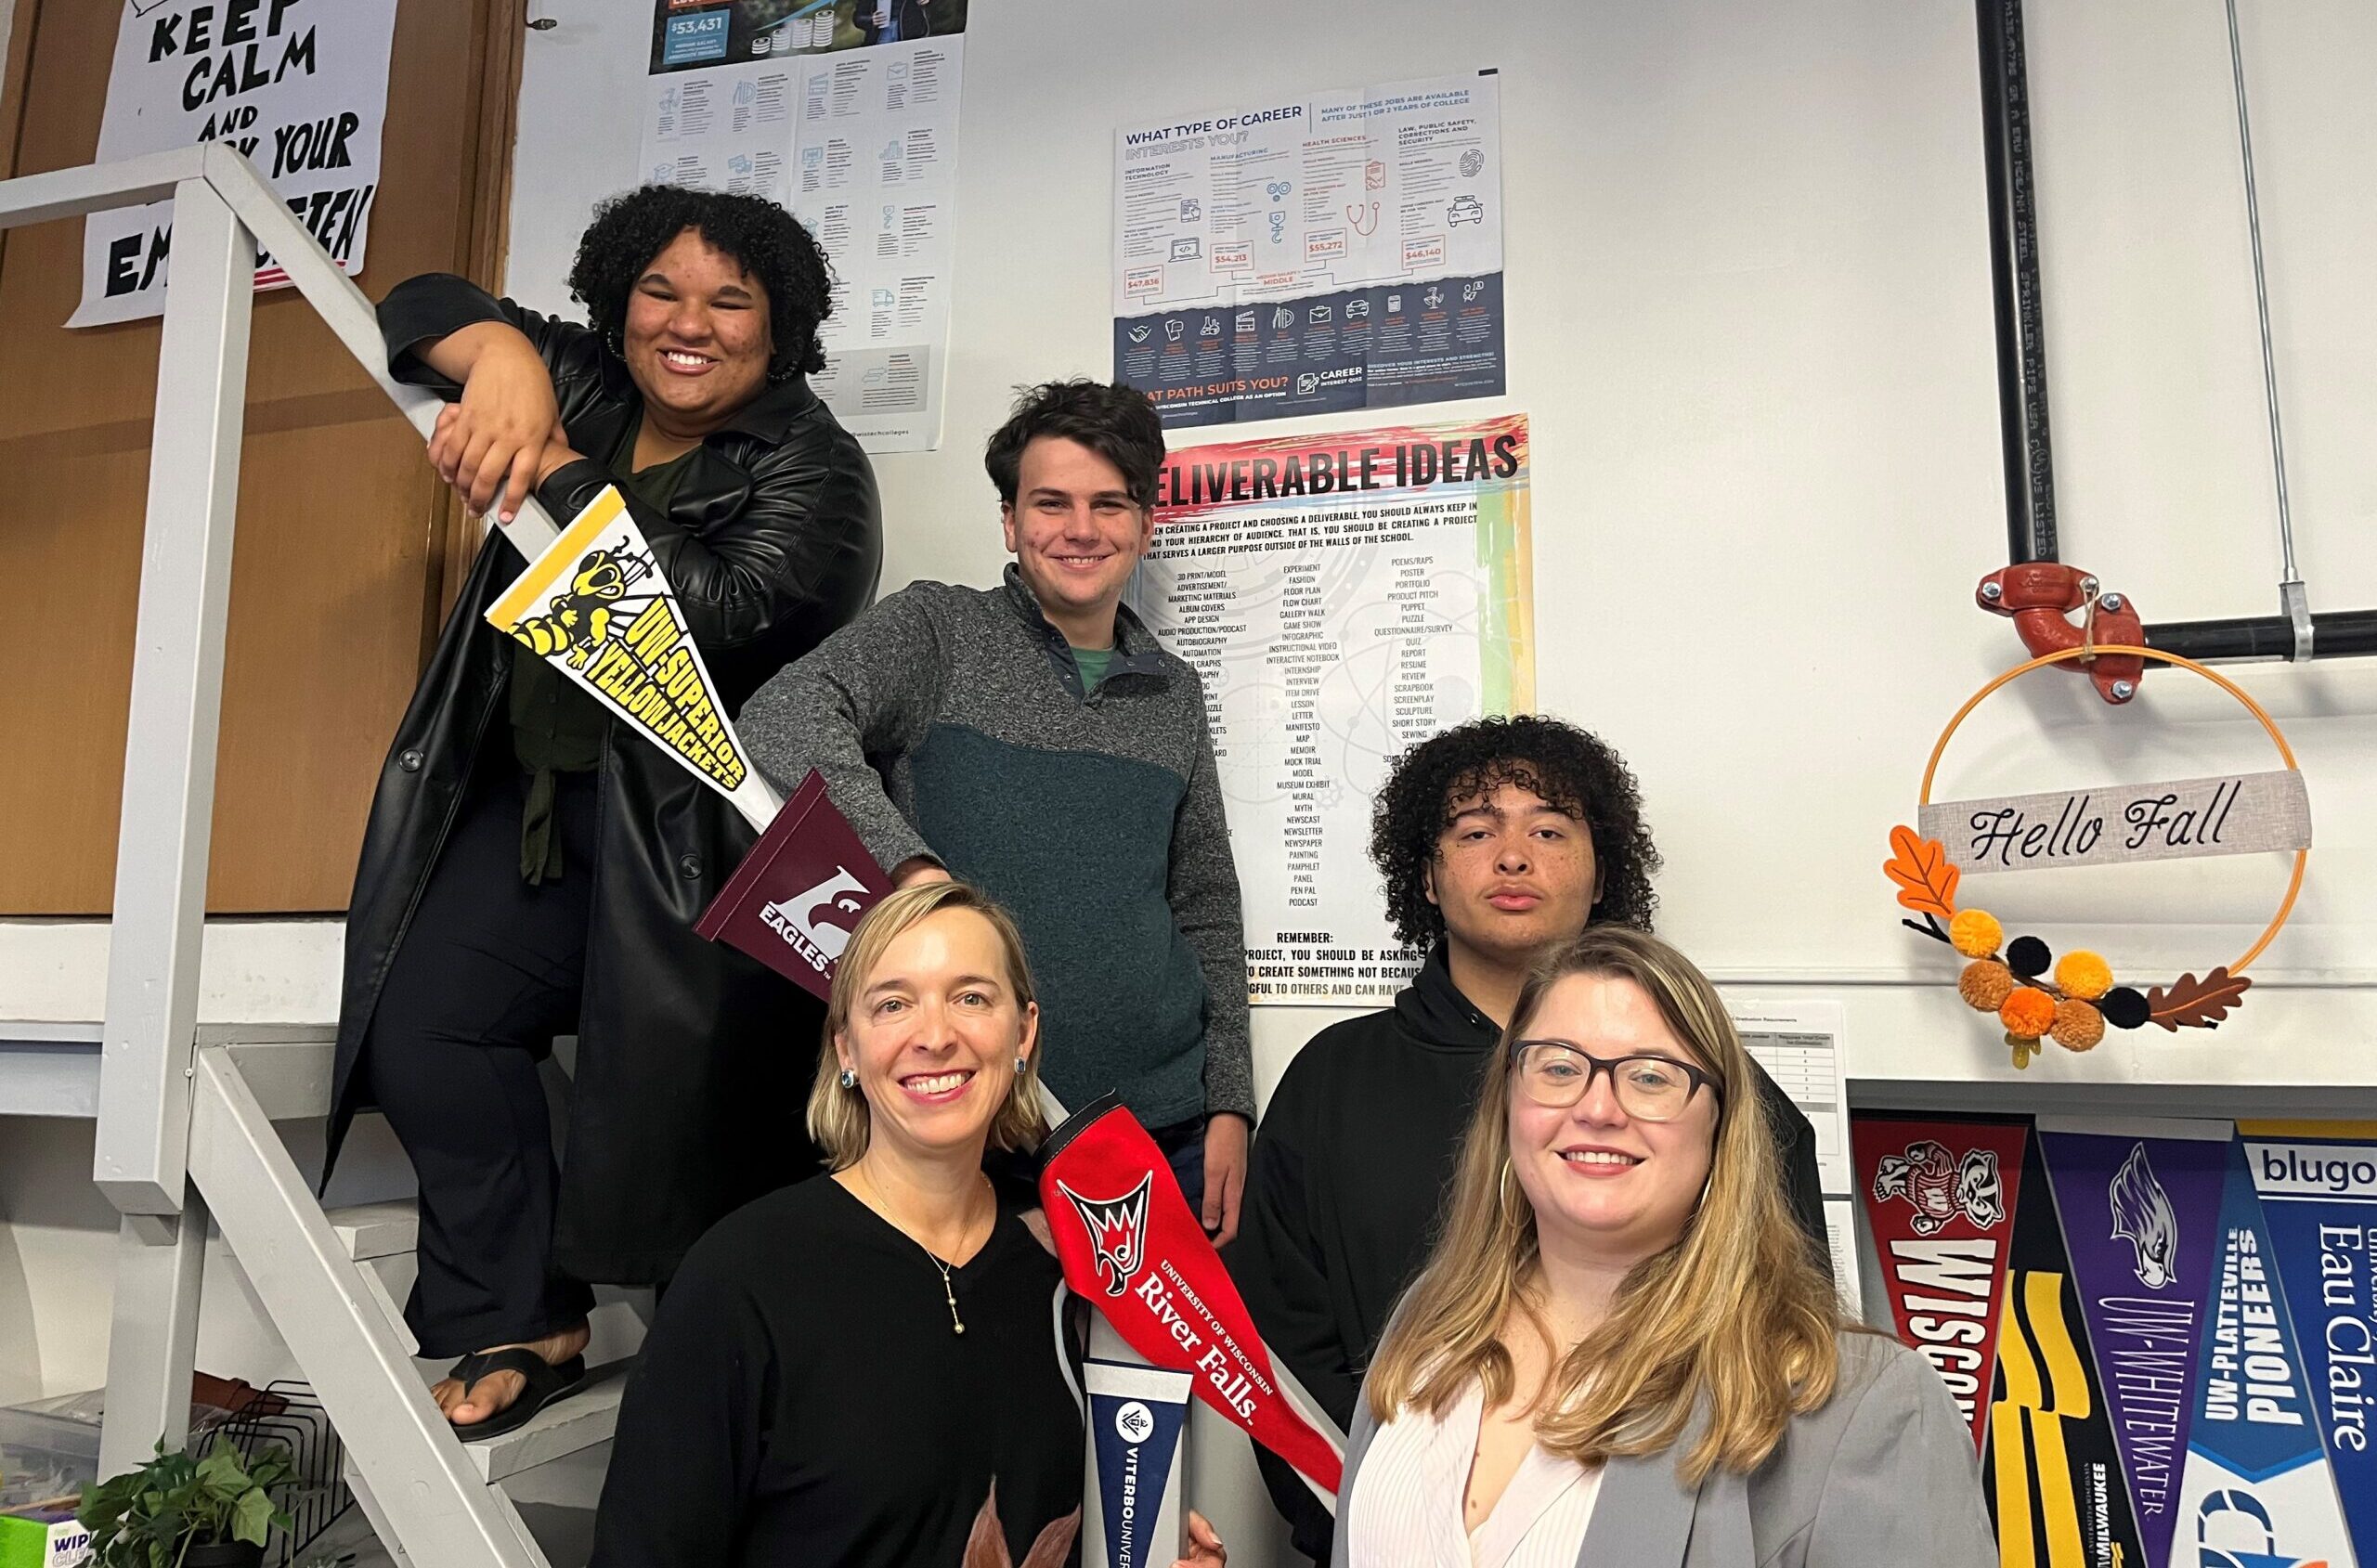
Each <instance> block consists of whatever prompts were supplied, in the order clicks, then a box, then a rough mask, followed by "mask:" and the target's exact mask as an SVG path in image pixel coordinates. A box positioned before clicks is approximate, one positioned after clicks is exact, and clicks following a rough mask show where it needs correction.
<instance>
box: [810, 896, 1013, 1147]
mask: <svg viewBox="0 0 2377 1568" xmlns="http://www.w3.org/2000/svg"><path fill="white" fill-rule="evenodd" d="M951 909H963V910H971V911H972V912H973V913H974V914H978V915H980V916H981V917H982V919H983V920H985V921H987V922H989V924H990V927H991V929H992V930H993V931H994V932H996V933H997V935H998V940H999V947H1000V950H1001V951H1002V952H1003V953H1004V954H1005V956H1006V959H1007V988H1008V989H1009V990H1010V991H1014V992H1015V1005H1016V1011H1017V1012H1018V1013H1021V1012H1023V1011H1025V1010H1026V1009H1028V1008H1029V1007H1031V1006H1032V1004H1033V1003H1034V1002H1035V1001H1037V1000H1038V995H1037V993H1036V992H1035V991H1033V987H1032V966H1031V965H1029V964H1028V963H1026V962H1025V961H1024V956H1023V934H1022V933H1021V932H1020V931H1018V930H1017V929H1016V928H1015V920H1014V918H1013V917H1012V916H1010V915H1009V914H1007V911H1006V910H1004V909H1001V908H1000V907H999V906H998V905H997V904H996V903H994V902H993V901H991V896H990V895H989V894H987V893H985V892H983V891H982V890H981V888H976V887H973V886H972V885H970V884H968V883H964V882H920V883H917V884H916V886H914V887H911V888H902V889H900V890H899V891H898V892H896V893H893V894H892V895H890V897H889V898H887V899H885V900H884V901H882V902H881V903H879V904H877V905H876V906H875V907H874V908H873V909H870V910H868V911H867V912H866V914H864V916H862V917H861V918H860V920H859V923H858V929H856V930H854V931H852V932H851V940H850V945H849V946H848V947H846V948H844V949H843V950H842V956H841V959H840V961H839V962H838V964H837V965H835V968H834V985H833V990H832V991H831V992H830V993H829V994H828V995H827V997H826V1000H825V1042H824V1044H823V1047H822V1048H821V1049H820V1051H819V1052H818V1056H817V1080H816V1082H814V1083H812V1084H811V1085H810V1089H809V1136H810V1137H811V1138H812V1140H814V1141H815V1143H816V1145H817V1147H818V1148H819V1150H820V1151H821V1152H823V1153H824V1155H825V1168H826V1169H827V1170H829V1171H846V1170H848V1169H850V1168H851V1166H852V1165H855V1164H857V1163H858V1160H859V1156H861V1155H863V1154H864V1153H865V1152H866V1146H867V1140H868V1138H869V1137H870V1136H871V1134H872V1132H873V1122H872V1120H871V1118H870V1116H869V1113H868V1110H867V1104H866V1096H865V1095H864V1094H862V1093H861V1092H860V1091H859V1090H857V1089H856V1088H850V1089H845V1088H843V1087H842V1062H841V1057H840V1056H839V1055H838V1054H837V1053H836V1051H835V1049H834V1041H835V1038H836V1037H837V1036H838V1035H841V1034H844V1033H846V1032H848V1030H849V1029H850V1024H851V1010H852V1009H853V1007H854V1006H855V1005H856V1004H857V1001H858V996H859V993H860V992H861V991H864V990H865V989H866V984H867V978H868V977H869V976H870V975H871V974H873V972H874V970H875V966H876V965H877V964H878V963H880V962H881V961H882V958H883V953H884V950H885V949H887V948H889V947H890V945H891V944H892V943H893V942H894V941H896V940H899V938H900V937H901V936H902V935H903V933H905V932H906V931H908V930H909V929H910V928H911V927H915V926H916V925H917V924H919V923H920V922H922V921H924V920H926V919H927V918H929V917H930V916H932V915H935V914H941V913H942V911H943V910H951ZM1047 1135H1048V1123H1047V1121H1046V1118H1044V1117H1043V1116H1042V1115H1041V1114H1040V1053H1039V1052H1037V1051H1034V1052H1033V1053H1032V1054H1031V1055H1030V1056H1028V1057H1026V1058H1025V1060H1024V1064H1023V1070H1022V1071H1020V1072H1019V1073H1017V1074H1016V1075H1015V1082H1013V1083H1011V1084H1009V1085H1008V1087H1007V1100H1006V1102H1005V1103H1004V1104H1002V1105H1001V1106H1000V1107H999V1108H998V1114H997V1115H995V1116H994V1117H993V1118H992V1119H991V1130H990V1147H993V1148H1003V1149H1018V1150H1030V1149H1033V1148H1037V1147H1039V1146H1040V1143H1041V1140H1042V1139H1044V1138H1046V1136H1047Z"/></svg>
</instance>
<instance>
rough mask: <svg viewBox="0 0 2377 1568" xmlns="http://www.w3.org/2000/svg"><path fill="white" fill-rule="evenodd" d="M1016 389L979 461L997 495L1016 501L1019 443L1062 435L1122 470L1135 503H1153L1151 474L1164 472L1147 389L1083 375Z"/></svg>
mask: <svg viewBox="0 0 2377 1568" xmlns="http://www.w3.org/2000/svg"><path fill="white" fill-rule="evenodd" d="M1015 390H1016V398H1015V408H1014V409H1013V411H1012V412H1010V413H1009V414H1008V415H1007V423H1005V424H1003V425H1001V426H999V427H998V429H996V430H994V431H993V432H992V433H991V442H990V445H989V446H988V447H984V448H983V450H982V466H983V467H984V468H986V469H988V470H989V471H990V474H991V483H992V484H994V485H995V486H998V489H999V499H1000V500H1001V501H1003V502H1005V503H1006V504H1007V505H1008V506H1013V505H1014V504H1015V490H1016V486H1017V485H1018V484H1020V482H1021V474H1022V472H1023V448H1025V447H1029V446H1030V445H1032V443H1033V442H1034V441H1036V440H1038V439H1039V438H1040V437H1041V436H1043V435H1061V436H1063V437H1065V438H1066V439H1067V440H1069V441H1078V442H1080V443H1081V444H1082V445H1083V446H1085V447H1088V448H1089V449H1090V450H1091V451H1093V452H1096V453H1097V454H1098V456H1099V457H1101V458H1104V459H1105V460H1107V461H1108V462H1111V463H1112V464H1113V465H1114V466H1115V467H1116V468H1118V469H1120V470H1122V473H1123V484H1124V488H1125V489H1126V490H1127V491H1128V492H1129V494H1130V498H1131V500H1132V502H1133V503H1134V504H1135V505H1137V506H1139V507H1142V508H1145V507H1152V506H1154V505H1155V485H1156V477H1157V475H1159V474H1161V473H1163V421H1162V420H1160V419H1158V418H1156V413H1155V405H1154V404H1152V403H1150V402H1149V401H1148V395H1147V394H1146V393H1144V392H1139V391H1137V390H1135V389H1133V388H1131V387H1127V386H1124V384H1123V383H1122V382H1115V383H1114V384H1113V385H1111V386H1109V385H1107V384H1106V383H1105V382H1094V381H1089V380H1087V379H1081V380H1075V381H1067V382H1042V383H1041V384H1040V385H1038V386H1020V387H1017V388H1016V389H1015Z"/></svg>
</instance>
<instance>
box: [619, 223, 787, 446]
mask: <svg viewBox="0 0 2377 1568" xmlns="http://www.w3.org/2000/svg"><path fill="white" fill-rule="evenodd" d="M623 339H624V343H625V346H626V350H627V363H628V374H629V375H630V377H632V378H633V379H634V381H635V384H636V390H637V391H639V392H641V393H643V401H644V405H645V408H646V411H647V417H649V418H650V419H652V420H653V421H654V422H655V424H656V425H657V426H658V427H659V428H661V429H662V430H664V431H666V432H667V433H668V434H671V435H679V436H687V437H699V436H702V435H707V434H709V433H710V432H711V431H713V430H716V429H718V428H719V427H720V426H721V425H722V424H724V423H725V422H726V421H727V420H728V419H730V418H732V417H733V415H734V411H735V410H736V409H738V408H742V407H743V405H745V404H746V403H748V402H749V401H751V399H752V398H754V397H757V396H758V395H760V391H761V390H762V389H763V388H765V387H766V385H767V382H768V361H769V358H770V356H772V355H773V353H774V352H775V339H774V337H773V334H772V332H771V330H770V320H769V315H768V292H767V290H766V289H764V288H763V287H761V286H760V280H759V279H756V278H754V277H752V276H751V275H750V274H749V273H747V272H746V271H744V270H743V266H742V265H741V264H740V263H738V262H736V261H735V260H734V258H733V257H732V256H729V255H727V254H726V253H724V252H722V251H720V250H718V249H716V248H715V247H713V246H712V245H711V244H710V243H709V241H708V240H704V239H703V238H702V237H701V233H700V231H699V230H698V229H692V228H689V229H686V230H685V231H684V232H682V233H681V234H679V235H678V236H677V238H676V239H674V240H670V241H669V243H668V244H667V245H666V246H664V247H662V249H661V252H660V253H659V254H658V255H656V256H655V257H653V258H652V260H651V261H650V262H649V263H648V264H646V266H644V269H643V273H642V274H641V275H639V276H638V277H637V279H636V282H635V287H634V288H633V289H631V290H630V291H629V292H628V317H627V326H626V330H625V332H624V334H623Z"/></svg>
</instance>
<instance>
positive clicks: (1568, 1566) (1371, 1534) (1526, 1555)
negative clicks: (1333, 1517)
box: [1338, 1382, 1602, 1568]
mask: <svg viewBox="0 0 2377 1568" xmlns="http://www.w3.org/2000/svg"><path fill="white" fill-rule="evenodd" d="M1485 1406H1486V1396H1485V1392H1484V1390H1483V1389H1481V1388H1480V1387H1479V1386H1478V1385H1477V1384H1476V1383H1474V1382H1473V1383H1471V1384H1470V1385H1469V1388H1468V1391H1467V1392H1466V1393H1463V1394H1462V1395H1461V1398H1460V1399H1459V1400H1458V1401H1457V1402H1456V1403H1455V1404H1454V1405H1453V1406H1452V1408H1450V1409H1449V1410H1448V1411H1446V1412H1445V1414H1444V1416H1443V1418H1442V1419H1438V1418H1436V1417H1435V1416H1431V1415H1430V1414H1428V1412H1427V1411H1425V1410H1422V1409H1418V1408H1412V1409H1407V1410H1405V1411H1404V1412H1403V1413H1402V1414H1401V1415H1399V1416H1397V1417H1396V1418H1395V1419H1393V1420H1391V1421H1389V1422H1388V1423H1387V1424H1386V1425H1384V1426H1383V1427H1381V1428H1379V1430H1378V1432H1377V1434H1376V1435H1375V1436H1374V1437H1372V1438H1371V1440H1370V1452H1369V1453H1368V1454H1367V1455H1366V1456H1365V1457H1364V1458H1363V1460H1362V1471H1361V1474H1360V1475H1358V1476H1357V1477H1356V1478H1355V1481H1354V1494H1353V1497H1352V1498H1351V1499H1350V1501H1349V1503H1348V1505H1347V1508H1346V1510H1345V1515H1344V1519H1342V1520H1341V1521H1340V1523H1339V1526H1338V1527H1339V1528H1340V1529H1342V1530H1344V1531H1346V1532H1347V1536H1346V1542H1347V1550H1348V1556H1349V1558H1350V1561H1351V1562H1353V1563H1354V1565H1355V1568H1373V1565H1376V1568H1386V1565H1390V1564H1391V1565H1393V1568H1575V1563H1576V1561H1577V1553H1578V1550H1580V1549H1582V1548H1583V1546H1584V1541H1585V1527H1586V1526H1587V1525H1588V1524H1590V1523H1592V1517H1593V1503H1594V1501H1595V1500H1596V1499H1597V1498H1598V1497H1600V1496H1601V1477H1602V1471H1601V1467H1600V1466H1598V1465H1596V1466H1594V1467H1593V1468H1592V1469H1591V1470H1587V1469H1586V1468H1585V1467H1584V1466H1582V1465H1580V1464H1578V1463H1577V1461H1576V1460H1574V1459H1563V1458H1556V1457H1554V1456H1552V1455H1551V1454H1547V1453H1545V1452H1544V1451H1543V1448H1542V1445H1539V1444H1538V1445H1533V1446H1531V1447H1529V1448H1528V1449H1527V1451H1526V1458H1523V1459H1521V1460H1520V1461H1519V1468H1518V1470H1517V1471H1515V1472H1514V1473H1513V1475H1512V1476H1511V1483H1510V1484H1509V1485H1508V1486H1506V1487H1504V1488H1503V1490H1502V1495H1501V1497H1500V1498H1499V1499H1497V1500H1496V1502H1495V1504H1494V1511H1493V1512H1492V1513H1489V1514H1487V1516H1486V1518H1485V1520H1484V1521H1483V1522H1482V1523H1479V1524H1478V1526H1477V1528H1476V1529H1475V1530H1474V1531H1473V1530H1470V1529H1468V1528H1466V1527H1465V1524H1464V1520H1463V1510H1462V1501H1463V1496H1464V1494H1465V1492H1466V1491H1467V1488H1468V1485H1469V1471H1470V1466H1471V1463H1472V1462H1473V1461H1474V1458H1475V1457H1476V1454H1477V1432H1478V1427H1479V1423H1480V1422H1481V1420H1482V1419H1483V1418H1484V1416H1485Z"/></svg>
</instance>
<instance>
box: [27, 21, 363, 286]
mask: <svg viewBox="0 0 2377 1568" xmlns="http://www.w3.org/2000/svg"><path fill="white" fill-rule="evenodd" d="M395 33H396V0H123V19H122V20H121V21H120V22H118V24H117V27H116V40H115V61H114V64H113V66H112V67H111V69H110V71H109V73H108V99H107V107H106V108H105V109H104V110H101V111H100V115H99V143H98V150H97V152H96V153H95V154H94V155H93V156H94V160H95V161H96V162H101V163H110V162H115V161H116V160H118V159H122V158H137V157H139V156H141V155H142V154H144V153H149V152H167V151H171V150H172V149H175V148H177V147H190V146H194V145H196V144H197V143H200V142H209V141H219V142H224V143H227V144H228V145H229V146H231V147H233V148H236V149H238V150H239V151H240V154H241V155H242V156H244V157H245V158H246V159H247V160H248V162H251V163H253V164H254V165H255V169H256V173H258V174H260V175H263V176H264V177H265V180H266V183H267V184H268V185H270V186H271V187H272V188H273V192H274V194H276V195H278V196H279V197H280V199H281V200H282V201H286V202H288V203H289V210H290V211H291V212H292V213H294V214H296V215H297V221H298V222H299V223H300V224H302V225H304V226H305V229H306V231H307V232H308V233H310V234H312V235H313V237H314V238H315V239H317V240H320V241H321V242H322V248H323V249H324V250H326V251H328V252H330V253H331V260H333V261H335V262H337V263H338V265H339V267H340V269H341V270H342V271H344V272H346V273H347V274H349V275H350V276H352V275H353V274H355V273H358V272H360V271H362V270H363V251H364V245H365V242H366V241H367V240H369V239H370V228H371V201H372V198H373V196H374V195H376V194H377V193H378V191H379V188H380V130H381V126H382V123H383V122H384V121H385V120H386V118H387V110H388V55H389V49H390V43H391V40H392V39H393V38H394V36H395ZM173 235H174V204H173V202H172V201H156V202H151V203H150V204H149V205H148V206H145V207H117V208H113V209H110V211H108V212H104V213H93V214H91V215H90V216H89V217H87V218H84V220H83V302H82V305H80V307H79V308H77V309H76V310H75V312H74V314H73V316H72V317H70V318H69V319H68V320H67V323H66V324H67V325H68V326H70V327H96V326H99V325H101V324H103V323H107V322H112V321H137V320H140V319H142V318H143V317H150V316H162V315H163V314H164V310H165V284H166V274H167V272H168V270H169V268H168V262H169V260H170V258H171V255H172V249H173ZM288 281H289V275H288V273H286V272H285V271H283V270H282V269H281V268H280V267H279V266H278V265H276V264H275V263H274V261H273V259H272V258H271V257H270V256H268V255H260V256H258V257H257V258H256V287H257V288H258V289H275V288H280V287H283V286H285V285H286V284H287V283H288Z"/></svg>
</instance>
